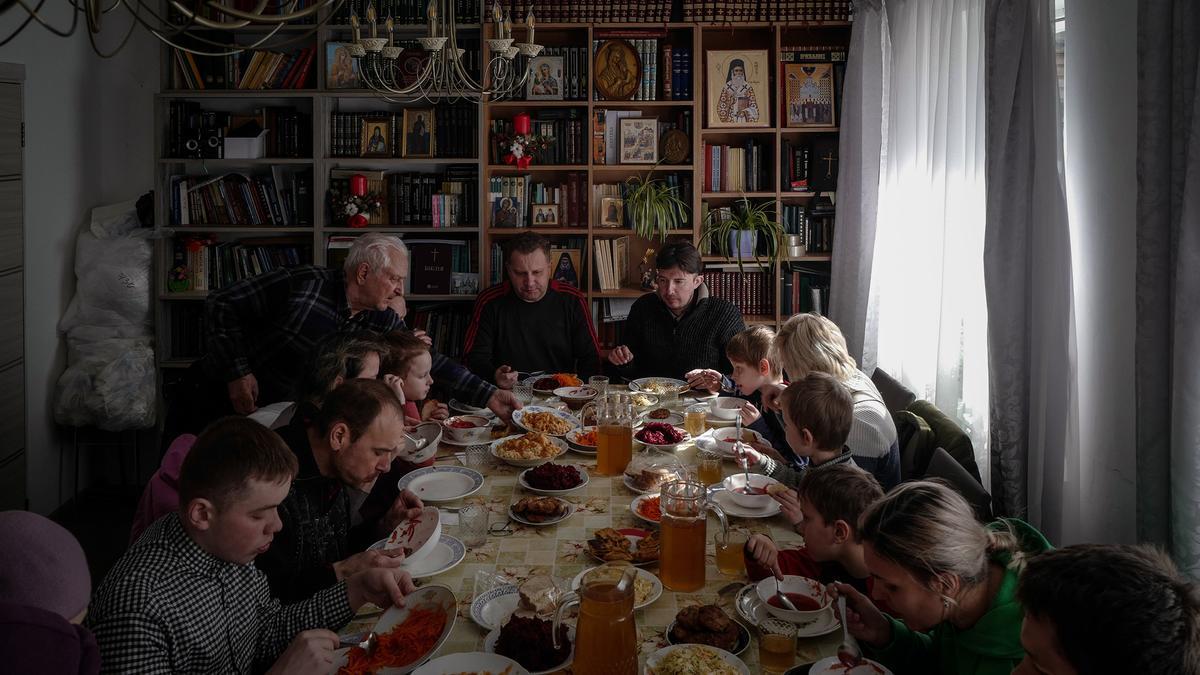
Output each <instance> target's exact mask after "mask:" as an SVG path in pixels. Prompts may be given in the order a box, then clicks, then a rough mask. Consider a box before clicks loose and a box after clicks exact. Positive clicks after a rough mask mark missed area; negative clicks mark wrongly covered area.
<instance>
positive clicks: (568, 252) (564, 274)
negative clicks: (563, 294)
mask: <svg viewBox="0 0 1200 675" xmlns="http://www.w3.org/2000/svg"><path fill="white" fill-rule="evenodd" d="M579 256H580V252H579V249H577V248H565V249H563V248H552V249H550V260H551V261H552V262H553V269H554V280H555V281H561V282H562V283H564V284H571V285H572V286H574V287H575V288H579V277H581V276H582V271H583V268H581V267H580V266H579Z"/></svg>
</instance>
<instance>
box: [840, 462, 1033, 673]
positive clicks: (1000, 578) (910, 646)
mask: <svg viewBox="0 0 1200 675" xmlns="http://www.w3.org/2000/svg"><path fill="white" fill-rule="evenodd" d="M973 513H974V512H973V511H972V510H971V507H970V506H969V505H968V504H967V502H966V500H965V499H963V498H962V497H961V496H960V495H959V494H958V493H957V492H955V491H954V490H952V489H951V488H949V487H946V486H945V485H942V484H940V483H934V482H927V481H918V482H913V483H905V484H904V485H901V486H899V487H897V488H896V489H894V490H892V491H891V492H890V493H888V494H887V495H886V496H884V497H883V499H880V500H879V501H877V502H875V503H874V504H872V505H871V506H869V507H868V508H867V510H866V511H865V512H864V513H863V515H862V520H861V521H860V524H859V528H858V534H859V537H860V538H861V539H862V542H863V560H864V562H866V565H867V569H868V570H869V571H870V572H871V577H872V578H873V579H875V584H874V587H873V589H872V596H874V597H875V598H876V599H877V600H879V602H880V604H886V605H887V606H888V607H891V608H892V611H893V612H894V614H895V618H893V617H890V616H888V615H887V614H884V613H882V612H880V611H879V609H877V608H876V607H875V605H874V604H873V603H872V601H871V600H870V599H868V598H867V596H865V595H863V594H862V593H860V592H858V591H857V590H855V589H854V588H853V587H852V586H849V585H847V584H841V583H839V584H836V588H837V591H838V593H841V594H842V595H844V596H845V597H846V605H847V613H846V619H847V621H846V622H847V627H848V628H849V629H850V633H851V634H852V635H854V637H855V638H857V639H858V641H859V643H860V644H861V645H863V646H864V647H865V651H866V652H867V656H870V657H872V658H874V659H876V660H878V661H879V662H881V663H882V664H883V665H885V666H887V667H888V668H890V669H891V670H892V671H894V672H897V673H928V674H930V675H934V674H938V673H940V674H943V675H951V674H953V675H1008V674H1009V673H1011V672H1012V670H1013V668H1015V667H1016V666H1017V664H1019V663H1020V662H1021V660H1022V659H1023V658H1024V656H1025V652H1024V650H1023V649H1022V648H1021V621H1022V619H1023V611H1022V609H1021V604H1020V602H1019V601H1018V599H1017V580H1018V576H1019V574H1020V571H1021V568H1022V567H1023V565H1024V561H1025V559H1026V557H1027V556H1030V555H1034V554H1037V553H1041V552H1042V551H1046V550H1049V549H1050V548H1051V546H1050V543H1049V542H1048V541H1046V538H1045V537H1043V536H1042V534H1041V533H1040V532H1038V531H1037V530H1035V529H1034V528H1033V527H1032V526H1031V525H1029V524H1027V523H1025V522H1023V521H1020V520H1003V521H997V522H995V523H992V524H991V525H984V524H982V523H980V522H979V521H977V520H975V518H974V516H973V515H972V514H973Z"/></svg>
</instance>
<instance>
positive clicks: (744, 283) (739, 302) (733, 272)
mask: <svg viewBox="0 0 1200 675" xmlns="http://www.w3.org/2000/svg"><path fill="white" fill-rule="evenodd" d="M704 281H705V283H707V284H708V290H709V292H710V293H712V294H713V296H715V297H718V298H723V299H725V300H728V301H729V302H732V303H733V304H734V305H736V306H737V308H738V309H739V310H741V312H742V314H743V315H746V316H752V315H753V316H761V315H765V314H770V315H774V314H775V277H774V276H773V275H772V274H769V273H768V272H767V271H766V270H764V269H762V268H757V269H753V268H749V267H747V268H744V269H742V270H740V271H739V270H738V269H737V268H736V267H734V268H732V269H721V268H716V267H711V266H710V267H708V268H706V269H705V270H704Z"/></svg>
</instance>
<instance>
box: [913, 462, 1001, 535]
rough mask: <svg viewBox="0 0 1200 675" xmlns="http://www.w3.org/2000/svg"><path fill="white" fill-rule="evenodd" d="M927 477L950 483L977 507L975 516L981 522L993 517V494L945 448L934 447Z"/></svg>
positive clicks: (926, 473) (972, 505) (926, 472)
mask: <svg viewBox="0 0 1200 675" xmlns="http://www.w3.org/2000/svg"><path fill="white" fill-rule="evenodd" d="M925 478H940V479H942V480H943V481H945V482H946V483H948V484H949V485H950V487H952V488H954V489H955V490H956V491H957V492H958V493H959V494H961V495H962V496H963V497H964V498H965V499H966V500H967V503H969V504H970V505H971V507H972V508H973V509H975V517H976V518H978V519H979V520H980V522H984V523H986V522H988V521H990V520H991V519H992V496H991V495H989V494H988V493H987V490H984V489H983V486H982V485H980V484H979V481H977V480H975V478H974V476H972V475H971V474H970V473H967V470H966V469H964V468H963V467H962V465H961V464H959V463H958V462H956V461H955V460H954V458H953V457H951V456H950V453H948V452H946V451H945V449H943V448H935V449H934V451H933V457H931V458H930V459H929V468H928V469H927V470H926V471H925Z"/></svg>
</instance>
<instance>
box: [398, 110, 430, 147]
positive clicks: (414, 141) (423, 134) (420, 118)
mask: <svg viewBox="0 0 1200 675" xmlns="http://www.w3.org/2000/svg"><path fill="white" fill-rule="evenodd" d="M433 151H434V147H433V108H405V109H404V144H403V148H402V150H401V155H402V156H403V157H406V158H414V157H433Z"/></svg>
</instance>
